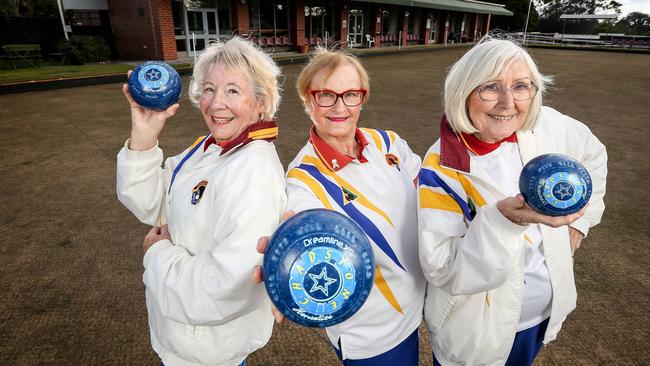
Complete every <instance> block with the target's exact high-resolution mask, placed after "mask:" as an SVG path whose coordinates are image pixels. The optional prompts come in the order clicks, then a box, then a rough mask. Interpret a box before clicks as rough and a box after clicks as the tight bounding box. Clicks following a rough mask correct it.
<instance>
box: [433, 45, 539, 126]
mask: <svg viewBox="0 0 650 366" xmlns="http://www.w3.org/2000/svg"><path fill="white" fill-rule="evenodd" d="M518 60H523V61H525V62H526V64H527V65H528V69H529V70H530V77H531V81H532V82H533V84H535V85H536V86H537V88H538V91H537V94H535V96H534V97H533V100H532V101H531V105H530V109H529V111H528V116H526V120H525V121H524V123H523V124H522V126H521V128H520V129H522V130H531V129H532V128H533V127H534V126H535V123H536V122H537V116H538V115H539V112H540V110H541V108H542V98H543V95H544V92H545V91H546V87H547V86H548V85H550V83H551V78H550V77H548V76H544V75H542V74H541V73H540V72H539V69H538V68H537V64H536V63H535V61H533V59H532V57H530V55H529V54H528V52H526V50H524V49H523V48H522V47H521V46H519V45H518V44H516V43H514V42H513V41H510V40H503V39H495V38H493V37H491V36H489V35H486V36H485V37H483V39H481V41H480V42H479V43H478V44H477V45H476V46H474V47H472V49H470V50H469V51H467V53H465V54H464V55H463V57H461V58H460V60H458V61H456V63H455V64H454V65H453V66H452V67H451V69H450V70H449V73H448V74H447V79H446V80H445V96H444V101H445V115H446V116H447V121H449V123H450V124H451V127H452V128H453V129H454V130H455V131H456V132H464V133H468V134H474V133H477V132H479V131H478V130H477V129H476V128H475V127H474V125H473V124H472V121H471V119H470V117H469V110H468V107H467V102H468V100H469V97H470V95H471V94H472V92H473V91H474V90H475V89H476V88H477V87H479V86H481V85H483V84H485V83H486V82H489V81H493V80H495V79H496V78H497V77H498V76H499V75H501V74H502V73H503V71H505V70H507V68H508V67H510V65H511V64H512V63H513V62H514V61H518Z"/></svg>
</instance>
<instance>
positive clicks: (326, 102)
mask: <svg viewBox="0 0 650 366" xmlns="http://www.w3.org/2000/svg"><path fill="white" fill-rule="evenodd" d="M309 92H310V93H311V95H312V96H313V97H314V100H315V101H316V104H318V105H319V106H320V107H324V108H326V107H331V106H333V105H334V104H336V102H337V101H338V100H339V98H341V100H343V104H345V105H346V106H348V107H356V106H358V105H360V104H361V103H363V98H364V97H365V96H366V93H367V92H368V91H367V90H365V89H350V90H346V91H344V92H343V93H337V92H335V91H333V90H329V89H321V90H310V91H309Z"/></svg>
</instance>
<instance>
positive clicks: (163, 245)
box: [142, 239, 173, 269]
mask: <svg viewBox="0 0 650 366" xmlns="http://www.w3.org/2000/svg"><path fill="white" fill-rule="evenodd" d="M172 245H173V244H172V242H171V241H169V239H164V240H159V241H157V242H155V243H153V244H152V245H151V246H150V247H149V249H148V250H147V252H146V253H144V258H143V259H142V265H143V266H144V268H145V269H146V268H147V266H148V265H149V263H151V261H152V260H153V258H154V257H155V256H156V254H157V253H158V252H160V251H161V250H164V249H167V248H169V247H171V246H172Z"/></svg>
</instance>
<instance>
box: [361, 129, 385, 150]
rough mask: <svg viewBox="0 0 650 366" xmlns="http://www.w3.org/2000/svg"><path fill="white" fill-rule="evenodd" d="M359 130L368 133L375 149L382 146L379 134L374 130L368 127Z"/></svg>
mask: <svg viewBox="0 0 650 366" xmlns="http://www.w3.org/2000/svg"><path fill="white" fill-rule="evenodd" d="M361 130H362V131H363V132H365V133H367V134H368V135H370V137H371V138H372V140H373V141H374V142H375V146H377V149H379V150H381V149H382V148H383V146H384V145H382V143H381V136H379V133H378V132H377V131H376V130H373V129H370V128H362V129H361Z"/></svg>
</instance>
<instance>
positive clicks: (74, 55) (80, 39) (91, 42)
mask: <svg viewBox="0 0 650 366" xmlns="http://www.w3.org/2000/svg"><path fill="white" fill-rule="evenodd" d="M62 51H63V52H64V53H65V56H66V60H68V62H70V63H72V64H75V65H83V64H84V63H86V62H99V61H106V60H108V59H109V57H110V55H111V49H110V48H109V47H108V46H107V45H106V41H105V40H104V39H103V38H102V37H97V36H72V37H70V41H69V42H68V45H67V47H63V49H62Z"/></svg>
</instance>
